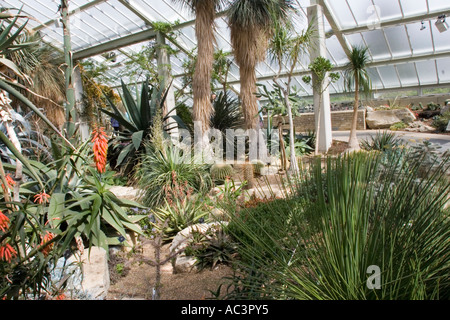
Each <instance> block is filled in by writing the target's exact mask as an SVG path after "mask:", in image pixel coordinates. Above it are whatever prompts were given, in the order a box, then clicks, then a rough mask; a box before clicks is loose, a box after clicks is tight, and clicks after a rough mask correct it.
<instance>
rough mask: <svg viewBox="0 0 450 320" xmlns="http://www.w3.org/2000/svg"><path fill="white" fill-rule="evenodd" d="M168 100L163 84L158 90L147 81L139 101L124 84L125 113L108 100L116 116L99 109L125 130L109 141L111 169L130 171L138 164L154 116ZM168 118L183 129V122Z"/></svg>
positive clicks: (123, 100)
mask: <svg viewBox="0 0 450 320" xmlns="http://www.w3.org/2000/svg"><path fill="white" fill-rule="evenodd" d="M136 89H137V88H136ZM166 96H167V90H166V88H165V86H164V84H162V85H161V86H160V87H159V88H158V87H157V86H150V85H149V83H148V81H145V82H144V83H143V84H142V87H141V90H140V92H136V98H134V97H133V95H132V94H131V92H130V90H129V89H128V87H127V86H126V85H125V83H124V82H123V81H122V95H121V100H122V104H123V107H124V109H125V113H124V112H121V111H120V110H119V108H118V107H117V106H116V105H115V104H114V103H113V102H112V101H111V100H109V99H108V104H109V106H110V107H111V108H112V110H113V112H111V111H108V110H106V109H100V110H101V111H102V112H104V113H105V114H107V115H108V116H110V117H111V118H114V119H116V120H117V121H118V122H119V124H120V125H121V126H122V128H123V130H122V131H121V132H120V133H119V135H118V136H116V137H114V138H113V139H112V140H111V141H110V151H111V152H110V153H111V155H110V156H109V160H110V162H111V164H112V167H119V166H125V167H126V168H127V170H126V171H128V170H131V169H132V168H133V167H134V166H135V165H136V164H137V160H138V157H139V155H140V154H141V153H142V151H143V148H144V141H145V140H146V139H148V138H149V135H150V130H151V127H152V124H153V120H154V118H155V115H156V113H157V111H158V110H161V109H162V108H163V105H164V102H165V99H166ZM169 118H173V119H174V120H176V121H177V122H178V123H179V124H180V125H182V122H181V120H180V119H179V118H178V117H176V116H166V117H164V119H163V121H165V120H167V119H169ZM165 129H167V130H169V129H170V128H169V127H167V125H166V126H165Z"/></svg>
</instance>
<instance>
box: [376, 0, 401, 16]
mask: <svg viewBox="0 0 450 320" xmlns="http://www.w3.org/2000/svg"><path fill="white" fill-rule="evenodd" d="M373 2H374V4H375V6H376V7H377V11H378V14H379V16H380V19H381V21H386V20H393V19H398V18H401V17H402V12H401V10H400V5H399V3H398V1H395V0H374V1H373Z"/></svg>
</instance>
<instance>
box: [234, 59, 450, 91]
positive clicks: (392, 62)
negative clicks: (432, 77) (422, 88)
mask: <svg viewBox="0 0 450 320" xmlns="http://www.w3.org/2000/svg"><path fill="white" fill-rule="evenodd" d="M448 57H450V52H440V53H431V54H424V55H416V56H409V57H405V58H396V59H387V60H379V61H374V62H371V63H369V64H368V65H367V66H368V67H369V68H376V67H380V66H386V65H396V64H403V63H409V62H417V61H423V60H436V59H440V58H448ZM344 69H345V65H339V66H336V67H334V68H333V70H332V72H338V71H343V70H344ZM310 73H311V71H309V70H302V71H298V72H294V73H293V76H294V77H298V76H304V75H308V74H310ZM287 76H288V74H287V73H283V74H281V75H280V77H281V78H283V77H287ZM273 77H274V74H271V75H267V76H263V77H258V78H257V80H258V81H265V80H272V79H273ZM238 83H239V80H236V81H230V82H229V83H228V84H230V85H232V84H238Z"/></svg>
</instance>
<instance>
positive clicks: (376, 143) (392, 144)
mask: <svg viewBox="0 0 450 320" xmlns="http://www.w3.org/2000/svg"><path fill="white" fill-rule="evenodd" d="M401 143H402V140H401V139H400V138H398V137H397V136H396V135H395V133H392V132H389V131H383V132H377V133H376V135H375V137H370V140H369V139H366V140H362V141H361V142H360V147H361V149H363V150H366V151H382V152H384V151H387V150H392V149H394V148H396V147H398V146H399V145H401Z"/></svg>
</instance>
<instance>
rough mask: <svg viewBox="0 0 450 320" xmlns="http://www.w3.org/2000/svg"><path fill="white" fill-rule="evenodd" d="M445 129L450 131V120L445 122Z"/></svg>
mask: <svg viewBox="0 0 450 320" xmlns="http://www.w3.org/2000/svg"><path fill="white" fill-rule="evenodd" d="M445 131H447V132H449V131H450V121H449V122H448V124H447V128H446V129H445Z"/></svg>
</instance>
